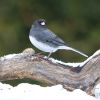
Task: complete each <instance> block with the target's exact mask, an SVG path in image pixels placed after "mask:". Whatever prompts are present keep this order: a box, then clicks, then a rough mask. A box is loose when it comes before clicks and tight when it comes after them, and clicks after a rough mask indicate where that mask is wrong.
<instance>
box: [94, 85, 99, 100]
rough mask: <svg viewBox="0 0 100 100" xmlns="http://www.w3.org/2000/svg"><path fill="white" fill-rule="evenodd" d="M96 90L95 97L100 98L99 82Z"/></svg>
mask: <svg viewBox="0 0 100 100" xmlns="http://www.w3.org/2000/svg"><path fill="white" fill-rule="evenodd" d="M94 90H95V97H96V98H97V99H98V100H100V83H98V84H97V85H96V86H95V88H94Z"/></svg>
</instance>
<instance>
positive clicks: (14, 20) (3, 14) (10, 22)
mask: <svg viewBox="0 0 100 100" xmlns="http://www.w3.org/2000/svg"><path fill="white" fill-rule="evenodd" d="M37 18H44V19H46V21H47V25H48V27H49V29H51V30H52V31H54V32H55V33H56V34H57V35H58V36H60V37H61V38H62V39H63V40H64V41H65V42H67V43H68V44H69V45H70V46H71V47H73V48H76V49H78V50H80V51H83V52H84V53H86V54H88V55H89V56H90V55H92V54H93V53H94V52H95V51H96V50H98V49H99V48H100V46H99V45H100V0H0V55H1V56H2V55H5V54H10V53H18V52H21V51H22V50H24V49H25V48H27V47H32V48H34V47H33V46H32V44H31V43H30V41H29V39H28V35H29V31H30V27H31V24H32V22H33V21H34V20H35V19H37ZM35 50H37V49H36V48H35ZM37 52H39V51H37ZM52 56H53V57H55V58H58V59H61V60H64V61H66V62H67V61H83V59H85V58H84V57H82V56H81V55H79V54H76V53H73V52H69V51H67V52H66V51H65V50H60V51H58V52H56V53H54V54H53V55H52Z"/></svg>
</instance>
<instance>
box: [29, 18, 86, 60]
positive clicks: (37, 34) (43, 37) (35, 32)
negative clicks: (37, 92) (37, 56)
mask: <svg viewBox="0 0 100 100" xmlns="http://www.w3.org/2000/svg"><path fill="white" fill-rule="evenodd" d="M29 39H30V42H31V43H32V44H33V45H34V46H35V47H36V48H38V49H39V50H41V51H43V52H48V53H49V54H48V58H49V57H50V56H51V54H52V53H54V52H56V51H57V50H61V49H64V50H70V51H74V52H76V53H79V54H81V55H83V56H85V57H88V56H87V55H86V54H84V53H82V52H80V51H78V50H76V49H74V48H72V47H70V46H68V45H67V44H66V43H65V42H64V41H63V40H62V39H61V38H60V37H58V36H57V35H56V34H55V33H54V32H52V31H51V30H49V29H48V27H47V25H46V21H45V20H44V19H41V18H40V19H36V20H35V21H34V22H33V24H32V26H31V29H30V32H29Z"/></svg>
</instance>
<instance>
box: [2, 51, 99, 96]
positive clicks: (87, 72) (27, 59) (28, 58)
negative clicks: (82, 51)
mask: <svg viewBox="0 0 100 100" xmlns="http://www.w3.org/2000/svg"><path fill="white" fill-rule="evenodd" d="M22 78H29V79H32V80H37V81H40V82H43V83H45V84H47V85H56V84H62V85H63V87H64V88H65V89H68V90H74V89H82V90H84V91H86V92H87V93H89V94H91V95H92V94H93V93H92V90H93V88H94V86H95V84H97V83H98V82H100V50H98V51H97V52H95V53H94V54H93V55H92V56H91V57H89V58H88V59H86V60H85V61H84V62H80V63H64V62H61V61H58V60H55V59H53V58H49V59H47V58H46V57H44V56H41V55H37V54H35V52H34V50H32V49H26V50H25V51H24V52H22V53H19V54H10V55H6V56H4V57H1V58H0V81H5V80H13V79H22Z"/></svg>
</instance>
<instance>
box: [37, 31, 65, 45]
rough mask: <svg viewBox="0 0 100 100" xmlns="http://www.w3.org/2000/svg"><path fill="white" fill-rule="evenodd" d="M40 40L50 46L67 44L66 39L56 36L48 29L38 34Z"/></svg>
mask: <svg viewBox="0 0 100 100" xmlns="http://www.w3.org/2000/svg"><path fill="white" fill-rule="evenodd" d="M38 40H39V41H41V42H44V43H47V44H49V45H50V46H63V45H65V43H64V41H63V40H62V39H60V38H59V37H58V36H56V35H55V34H54V33H53V32H52V31H50V30H48V29H46V30H43V31H41V34H40V33H39V35H38Z"/></svg>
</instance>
